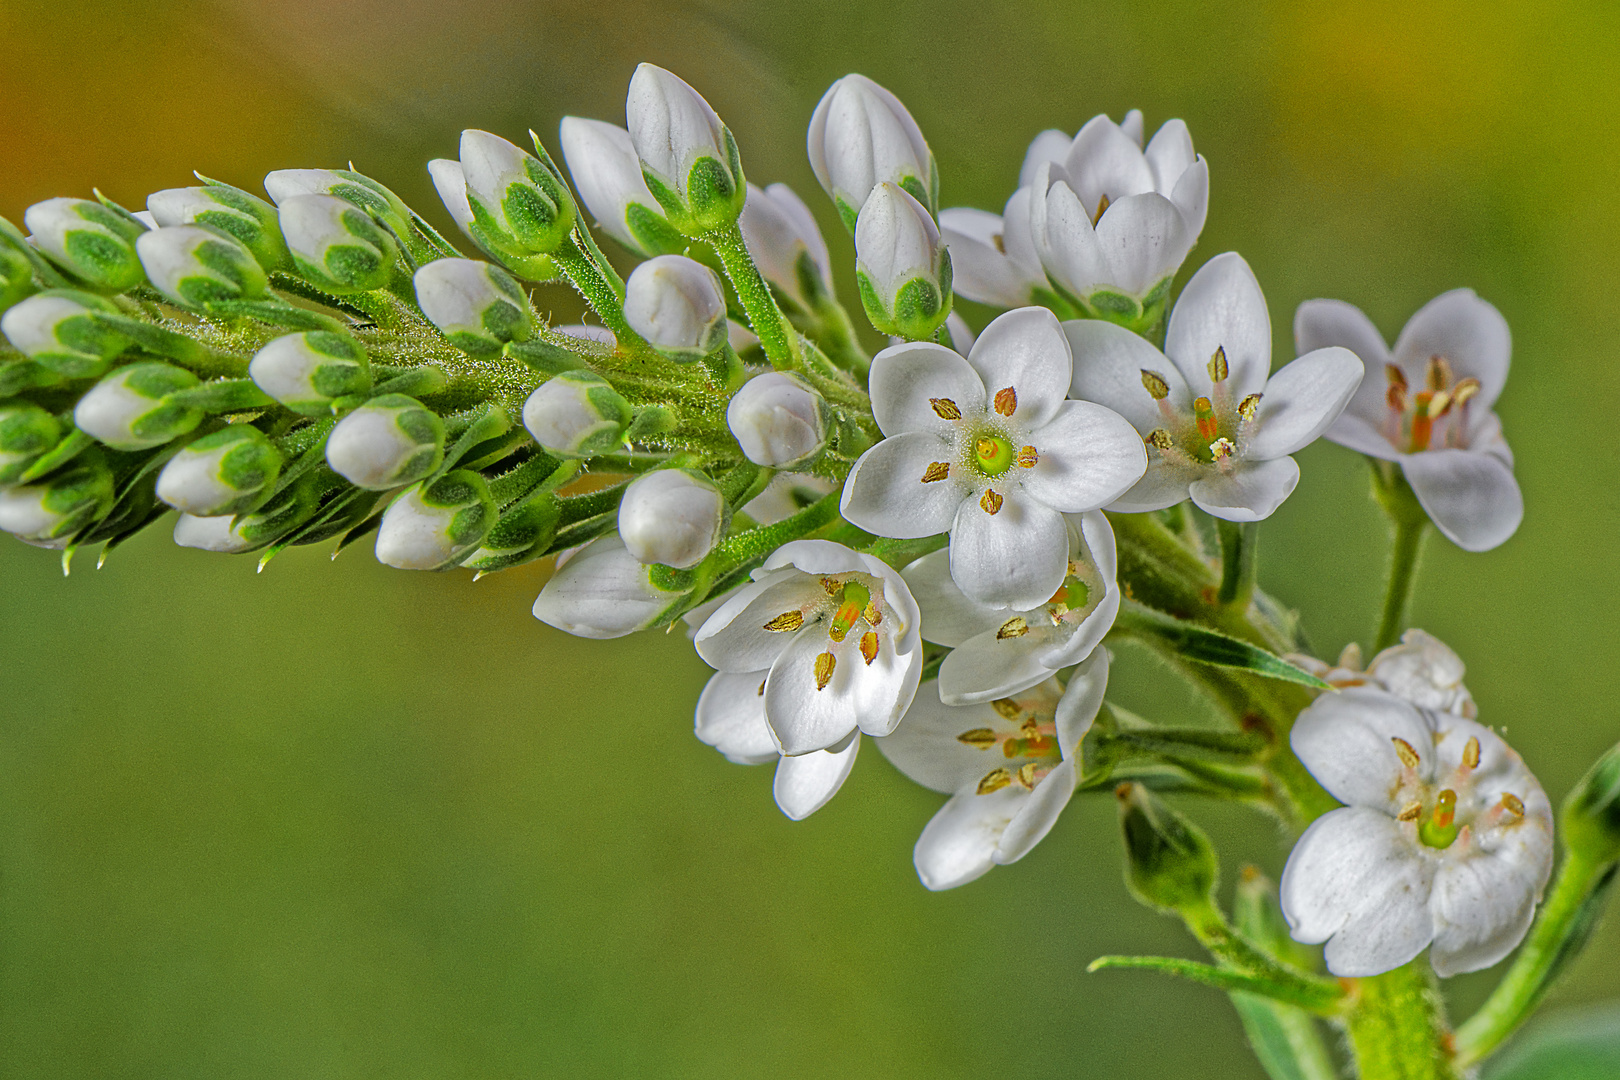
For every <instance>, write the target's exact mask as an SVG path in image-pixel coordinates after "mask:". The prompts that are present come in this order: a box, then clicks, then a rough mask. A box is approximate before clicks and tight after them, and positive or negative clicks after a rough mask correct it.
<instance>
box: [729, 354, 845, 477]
mask: <svg viewBox="0 0 1620 1080" xmlns="http://www.w3.org/2000/svg"><path fill="white" fill-rule="evenodd" d="M726 426H727V427H729V428H730V429H731V433H732V434H733V435H735V436H736V438H737V443H738V445H739V446H741V447H742V452H743V455H744V456H745V457H747V458H748V460H749V461H752V462H753V463H754V464H756V465H764V466H765V467H766V468H769V469H786V468H791V467H792V466H794V465H800V464H803V463H804V462H806V461H808V460H809V459H811V458H813V457H815V456H816V455H817V454H819V453H821V448H822V447H824V446H826V445H827V403H826V402H825V401H823V400H822V398H821V395H820V394H818V393H816V392H815V390H813V389H812V388H811V387H810V386H808V385H806V384H805V382H804V381H803V380H802V379H800V378H798V377H797V376H795V375H791V374H789V373H787V372H785V371H768V372H766V373H765V374H763V375H756V376H754V377H753V378H752V379H749V380H748V381H747V382H746V383H743V385H742V389H740V390H738V391H737V392H736V394H734V395H733V396H732V398H731V403H730V404H729V405H727V406H726Z"/></svg>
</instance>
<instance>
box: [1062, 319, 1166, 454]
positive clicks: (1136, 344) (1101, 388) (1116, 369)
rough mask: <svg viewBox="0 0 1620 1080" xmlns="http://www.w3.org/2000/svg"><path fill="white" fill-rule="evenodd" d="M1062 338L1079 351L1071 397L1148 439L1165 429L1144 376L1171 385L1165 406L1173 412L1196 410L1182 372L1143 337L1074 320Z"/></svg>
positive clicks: (1107, 325) (1107, 324)
mask: <svg viewBox="0 0 1620 1080" xmlns="http://www.w3.org/2000/svg"><path fill="white" fill-rule="evenodd" d="M1063 333H1064V335H1065V336H1067V337H1068V339H1069V347H1070V348H1071V349H1072V350H1073V351H1074V378H1073V379H1072V380H1071V381H1070V383H1069V396H1070V397H1074V398H1079V399H1081V400H1083V401H1095V402H1097V403H1098V404H1099V405H1106V406H1108V407H1109V408H1110V409H1113V410H1114V411H1115V412H1117V413H1119V414H1120V415H1121V416H1123V417H1125V419H1127V420H1129V421H1130V422H1131V423H1132V424H1133V425H1135V427H1136V430H1137V431H1139V432H1141V433H1142V434H1144V435H1146V434H1147V433H1148V432H1150V431H1152V430H1153V429H1154V428H1157V427H1163V426H1164V424H1165V418H1164V414H1163V413H1162V412H1160V411H1159V403H1158V402H1157V401H1155V400H1154V398H1153V395H1152V394H1149V393H1148V392H1147V388H1146V387H1145V386H1143V385H1142V372H1143V371H1152V372H1155V373H1157V374H1158V375H1159V376H1160V377H1161V378H1162V379H1164V381H1165V382H1166V383H1167V384H1168V385H1169V387H1170V396H1169V397H1167V398H1166V399H1165V400H1166V401H1168V402H1169V403H1170V405H1171V406H1172V407H1173V408H1175V409H1177V410H1178V411H1181V412H1188V411H1190V410H1191V409H1192V399H1193V395H1192V394H1190V393H1188V391H1187V383H1186V381H1185V380H1184V379H1182V377H1181V372H1179V371H1177V370H1176V368H1175V365H1173V364H1171V363H1170V361H1169V359H1168V358H1167V357H1166V356H1165V355H1164V354H1163V353H1162V352H1160V351H1159V350H1158V349H1155V348H1154V347H1153V346H1152V345H1151V344H1150V343H1148V342H1147V341H1146V340H1144V339H1143V338H1142V337H1141V335H1139V334H1133V333H1131V331H1129V330H1127V329H1125V328H1124V327H1123V326H1117V325H1115V324H1114V323H1111V322H1107V321H1105V320H1102V319H1074V320H1071V321H1069V322H1066V323H1064V324H1063Z"/></svg>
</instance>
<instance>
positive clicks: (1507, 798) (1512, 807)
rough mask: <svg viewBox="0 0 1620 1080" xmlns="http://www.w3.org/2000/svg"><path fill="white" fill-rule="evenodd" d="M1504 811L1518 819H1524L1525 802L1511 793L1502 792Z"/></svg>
mask: <svg viewBox="0 0 1620 1080" xmlns="http://www.w3.org/2000/svg"><path fill="white" fill-rule="evenodd" d="M1502 809H1504V810H1506V811H1507V812H1508V813H1510V814H1512V815H1513V816H1514V817H1516V818H1522V817H1524V800H1523V799H1521V798H1519V797H1518V796H1517V795H1515V794H1513V792H1511V791H1504V792H1502Z"/></svg>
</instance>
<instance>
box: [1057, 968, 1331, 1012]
mask: <svg viewBox="0 0 1620 1080" xmlns="http://www.w3.org/2000/svg"><path fill="white" fill-rule="evenodd" d="M1117 968H1125V969H1133V970H1140V971H1157V972H1159V973H1160V974H1162V975H1175V976H1178V977H1180V978H1183V979H1188V980H1191V981H1192V982H1196V983H1202V984H1204V985H1205V986H1213V987H1215V988H1217V989H1219V990H1226V991H1229V992H1230V991H1234V990H1237V991H1242V992H1244V993H1248V994H1255V995H1258V996H1260V997H1263V998H1269V999H1271V1000H1274V1001H1280V1002H1282V1003H1283V1004H1285V1005H1296V1006H1298V1007H1299V1008H1302V1009H1306V1010H1308V1011H1310V1012H1314V1013H1320V1014H1322V1015H1324V1016H1331V1015H1334V1014H1335V1013H1337V1012H1338V1010H1339V1004H1340V1002H1341V1001H1342V1000H1343V997H1344V995H1343V994H1342V993H1340V992H1337V991H1329V990H1326V989H1320V990H1318V989H1316V988H1314V987H1306V986H1301V985H1289V984H1286V983H1282V982H1278V981H1276V980H1273V979H1269V978H1266V977H1265V976H1263V975H1251V974H1249V973H1247V972H1243V971H1232V970H1229V969H1227V968H1218V967H1211V966H1210V965H1209V964H1200V963H1198V962H1197V961H1196V960H1181V959H1177V958H1175V957H1171V956H1099V957H1098V958H1097V959H1095V960H1093V961H1092V962H1091V963H1090V964H1089V965H1088V966H1087V967H1086V970H1087V971H1088V972H1095V971H1108V970H1112V969H1117Z"/></svg>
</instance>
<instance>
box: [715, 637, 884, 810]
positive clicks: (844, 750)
mask: <svg viewBox="0 0 1620 1080" xmlns="http://www.w3.org/2000/svg"><path fill="white" fill-rule="evenodd" d="M769 676H770V670H769V669H766V670H764V671H748V672H731V671H722V672H718V673H717V674H715V676H714V677H713V678H711V679H710V680H709V683H708V685H707V686H705V687H704V688H703V693H702V694H701V695H699V696H698V703H697V715H696V721H697V724H696V728H697V737H698V738H699V739H700V740H702V741H703V742H705V743H707V744H708V745H710V746H712V747H714V748H715V749H716V750H718V751H720V752H721V753H722V754H724V755H725V756H726V759H727V760H728V761H733V762H736V763H737V764H738V765H765V764H769V763H771V762H775V763H776V779H775V781H774V782H773V783H772V785H771V791H772V794H773V795H775V797H776V805H777V806H779V807H781V808H782V813H784V814H786V815H787V816H788V817H790V818H792V819H793V820H794V821H802V820H804V819H805V818H807V817H809V816H810V815H811V814H813V813H815V812H816V811H817V810H820V809H821V808H822V807H823V806H826V805H827V801H828V800H829V799H831V798H832V797H833V796H834V795H835V794H837V793H838V789H839V788H840V787H842V786H843V784H844V780H845V779H846V778H847V777H848V776H849V770H850V769H851V768H853V767H854V765H855V754H856V753H857V752H858V751H859V750H860V748H861V736H860V733H859V732H857V733H855V734H852V735H850V736H849V737H848V738H847V739H846V740H845V744H844V745H843V746H840V747H838V748H837V749H836V750H812V751H811V752H810V753H808V754H799V755H797V756H796V757H787V756H785V755H783V753H782V752H781V750H780V749H778V748H777V745H776V740H775V739H774V738H773V737H772V736H771V728H770V725H769V724H767V723H766V722H765V683H766V681H767V680H768V678H769Z"/></svg>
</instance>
